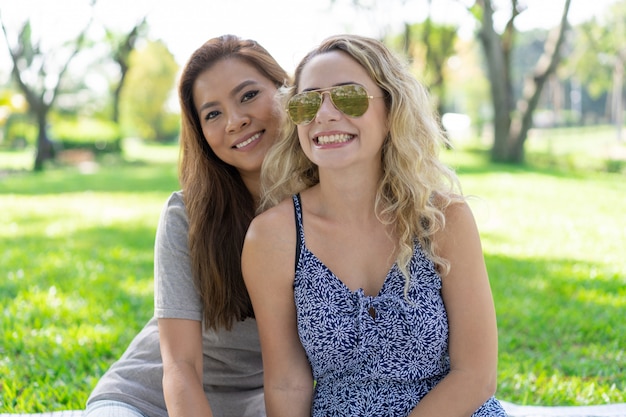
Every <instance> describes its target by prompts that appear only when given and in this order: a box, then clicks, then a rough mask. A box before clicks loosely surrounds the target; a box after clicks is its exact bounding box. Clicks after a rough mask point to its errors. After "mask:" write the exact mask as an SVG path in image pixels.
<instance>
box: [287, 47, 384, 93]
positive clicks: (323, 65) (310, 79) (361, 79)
mask: <svg viewBox="0 0 626 417" xmlns="http://www.w3.org/2000/svg"><path fill="white" fill-rule="evenodd" d="M347 83H357V84H362V85H364V86H365V87H366V88H373V87H374V86H375V83H374V81H373V80H372V79H371V78H370V76H369V74H368V73H367V71H366V70H365V68H363V66H361V64H359V63H358V62H357V61H356V60H354V58H352V57H351V56H350V55H348V54H347V53H345V52H343V51H331V52H325V53H323V54H320V55H316V56H315V57H313V58H312V59H311V60H310V61H309V62H307V63H306V65H305V66H304V67H303V68H302V72H301V73H300V79H299V80H298V91H302V90H305V89H318V88H325V87H330V86H333V85H338V84H347Z"/></svg>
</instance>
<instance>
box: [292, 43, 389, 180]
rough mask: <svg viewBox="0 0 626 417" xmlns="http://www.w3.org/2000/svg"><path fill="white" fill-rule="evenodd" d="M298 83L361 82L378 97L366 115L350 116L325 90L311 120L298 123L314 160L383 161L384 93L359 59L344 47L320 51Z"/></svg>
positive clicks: (301, 87)
mask: <svg viewBox="0 0 626 417" xmlns="http://www.w3.org/2000/svg"><path fill="white" fill-rule="evenodd" d="M298 83H299V84H298V86H297V88H298V92H302V91H307V90H319V89H325V88H329V87H333V86H338V85H345V84H358V85H361V86H363V87H365V89H366V90H367V92H368V94H369V95H370V96H373V97H376V98H370V99H369V103H368V104H369V105H368V108H367V110H366V111H365V113H364V114H363V115H362V116H359V117H350V116H346V115H345V114H344V113H342V112H341V111H340V110H338V109H337V108H336V107H335V106H334V104H333V103H332V101H331V100H330V96H329V94H323V100H322V104H321V105H320V108H319V110H318V112H317V114H316V115H315V118H314V119H313V120H312V121H311V123H308V124H304V125H298V136H299V138H300V144H301V146H302V149H303V150H304V152H305V154H306V155H307V157H308V158H309V159H311V161H312V162H314V163H315V164H316V165H318V166H319V167H320V168H323V167H324V166H328V167H333V166H334V167H339V165H337V164H340V165H345V164H346V163H349V162H350V161H357V160H363V159H364V160H367V161H369V162H371V158H374V159H375V160H376V161H377V162H376V163H377V164H379V163H380V153H381V150H382V145H383V142H384V140H385V137H386V135H387V131H388V130H387V110H386V107H385V101H384V99H383V98H382V97H383V96H384V93H383V90H382V89H381V88H380V87H379V86H378V85H377V84H376V83H375V82H374V80H372V79H371V78H370V76H369V74H368V73H367V71H366V70H365V69H364V68H363V67H362V66H361V65H360V64H359V63H358V62H357V61H355V60H354V59H353V58H351V57H350V56H349V55H347V54H346V53H344V52H341V51H331V52H326V53H324V54H321V55H317V56H315V57H314V58H312V59H311V61H309V62H308V63H307V64H306V66H305V67H304V68H303V69H302V72H301V74H300V77H299V81H298ZM369 162H368V163H369Z"/></svg>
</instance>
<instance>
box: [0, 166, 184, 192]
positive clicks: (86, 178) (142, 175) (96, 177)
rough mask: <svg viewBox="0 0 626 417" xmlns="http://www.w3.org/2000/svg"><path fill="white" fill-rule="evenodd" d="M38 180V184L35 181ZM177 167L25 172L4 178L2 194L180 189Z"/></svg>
mask: <svg viewBox="0 0 626 417" xmlns="http://www.w3.org/2000/svg"><path fill="white" fill-rule="evenodd" d="M34 178H36V181H33V179H34ZM179 188H180V186H179V183H178V173H177V167H176V165H175V164H169V163H165V164H156V163H150V164H145V163H124V164H116V165H100V166H97V167H95V168H94V169H93V171H81V170H80V169H79V168H77V167H65V168H55V169H49V170H47V171H43V172H37V173H35V172H22V173H18V174H13V175H8V176H5V177H4V178H0V194H19V195H43V194H60V193H73V192H82V191H96V192H147V191H149V192H153V191H172V190H177V189H179Z"/></svg>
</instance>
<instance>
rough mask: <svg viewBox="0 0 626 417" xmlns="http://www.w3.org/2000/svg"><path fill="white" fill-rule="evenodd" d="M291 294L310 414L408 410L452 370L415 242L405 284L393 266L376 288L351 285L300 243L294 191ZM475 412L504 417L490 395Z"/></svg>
mask: <svg viewBox="0 0 626 417" xmlns="http://www.w3.org/2000/svg"><path fill="white" fill-rule="evenodd" d="M293 203H294V208H295V214H296V228H297V238H298V248H297V259H296V262H297V263H296V273H295V278H294V296H295V303H296V310H297V319H298V334H299V336H300V341H301V342H302V345H303V346H304V349H305V351H306V354H307V357H308V359H309V362H310V364H311V368H312V370H313V377H314V378H315V380H316V382H317V383H316V387H315V396H314V400H313V408H312V416H313V417H334V416H346V417H348V416H350V417H366V416H394V417H398V416H406V415H408V414H409V413H410V411H411V410H412V409H413V408H414V407H415V405H416V404H417V403H418V402H419V401H420V400H421V399H422V397H424V396H425V395H426V394H427V393H428V391H430V390H431V389H432V388H433V387H434V386H435V385H437V383H438V382H439V381H440V380H441V379H443V378H444V377H445V376H446V375H447V374H448V372H449V371H450V363H449V358H448V319H447V315H446V310H445V307H444V304H443V300H442V297H441V278H440V277H439V275H438V274H437V272H436V270H435V266H434V264H433V263H432V261H430V260H429V259H428V258H427V257H426V256H425V254H424V253H423V251H422V250H421V248H420V246H419V245H417V244H416V245H415V250H414V252H413V257H412V259H411V263H410V268H409V271H410V274H411V284H410V287H409V291H408V298H407V297H405V295H404V285H405V280H404V276H403V275H402V273H401V272H400V269H399V268H398V266H397V265H396V264H394V265H393V267H392V268H391V269H390V271H389V273H388V274H387V277H386V279H385V281H384V283H383V286H382V288H381V290H380V293H379V294H378V295H376V296H374V297H372V296H367V295H365V294H364V293H363V290H361V289H359V290H357V291H351V290H350V289H349V288H348V287H346V286H345V284H344V283H343V282H342V281H340V280H339V278H338V277H336V276H335V275H334V274H333V272H332V271H331V270H330V269H329V268H328V267H326V266H325V265H324V264H323V263H322V262H321V261H320V260H319V259H318V258H317V257H316V256H315V255H314V254H313V253H312V252H310V251H309V250H308V248H307V246H306V242H305V239H304V231H303V228H302V209H301V206H300V198H299V195H295V196H293ZM474 416H475V417H478V416H481V417H483V416H484V417H486V416H506V413H505V412H504V410H503V409H502V407H501V405H500V403H499V402H498V401H497V400H496V399H495V398H493V397H492V398H491V399H489V400H488V401H487V402H486V403H485V404H483V406H481V407H480V408H479V409H478V410H477V411H476V413H475V414H474Z"/></svg>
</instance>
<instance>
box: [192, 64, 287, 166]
mask: <svg viewBox="0 0 626 417" xmlns="http://www.w3.org/2000/svg"><path fill="white" fill-rule="evenodd" d="M276 92H277V88H276V86H275V85H274V83H273V82H272V81H271V80H269V79H268V78H267V77H266V76H264V75H263V74H262V73H261V72H260V71H259V70H257V69H256V68H255V67H254V66H252V65H250V64H249V63H247V62H246V61H244V60H242V59H238V58H226V59H223V60H220V61H218V62H217V63H215V64H214V65H213V66H211V67H210V68H209V69H208V70H206V71H204V72H203V73H202V74H200V75H199V76H198V78H197V79H196V81H195V83H194V86H193V99H194V100H193V101H194V105H195V107H196V111H197V113H198V117H199V118H200V123H201V126H202V133H203V134H204V137H205V139H206V141H207V143H208V144H209V146H210V147H211V149H212V150H213V152H215V155H216V156H217V157H218V158H220V159H221V160H223V161H224V162H226V163H227V164H230V165H232V166H234V167H235V168H237V169H238V170H239V172H240V173H241V174H242V176H245V175H246V174H253V175H258V173H259V172H260V169H261V164H262V162H263V158H264V157H265V154H266V152H267V150H268V149H269V148H270V147H271V146H272V144H273V143H274V140H275V139H276V136H277V133H278V125H279V121H278V120H279V118H278V117H277V114H276V110H275V109H276V105H275V100H274V97H275V95H276Z"/></svg>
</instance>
